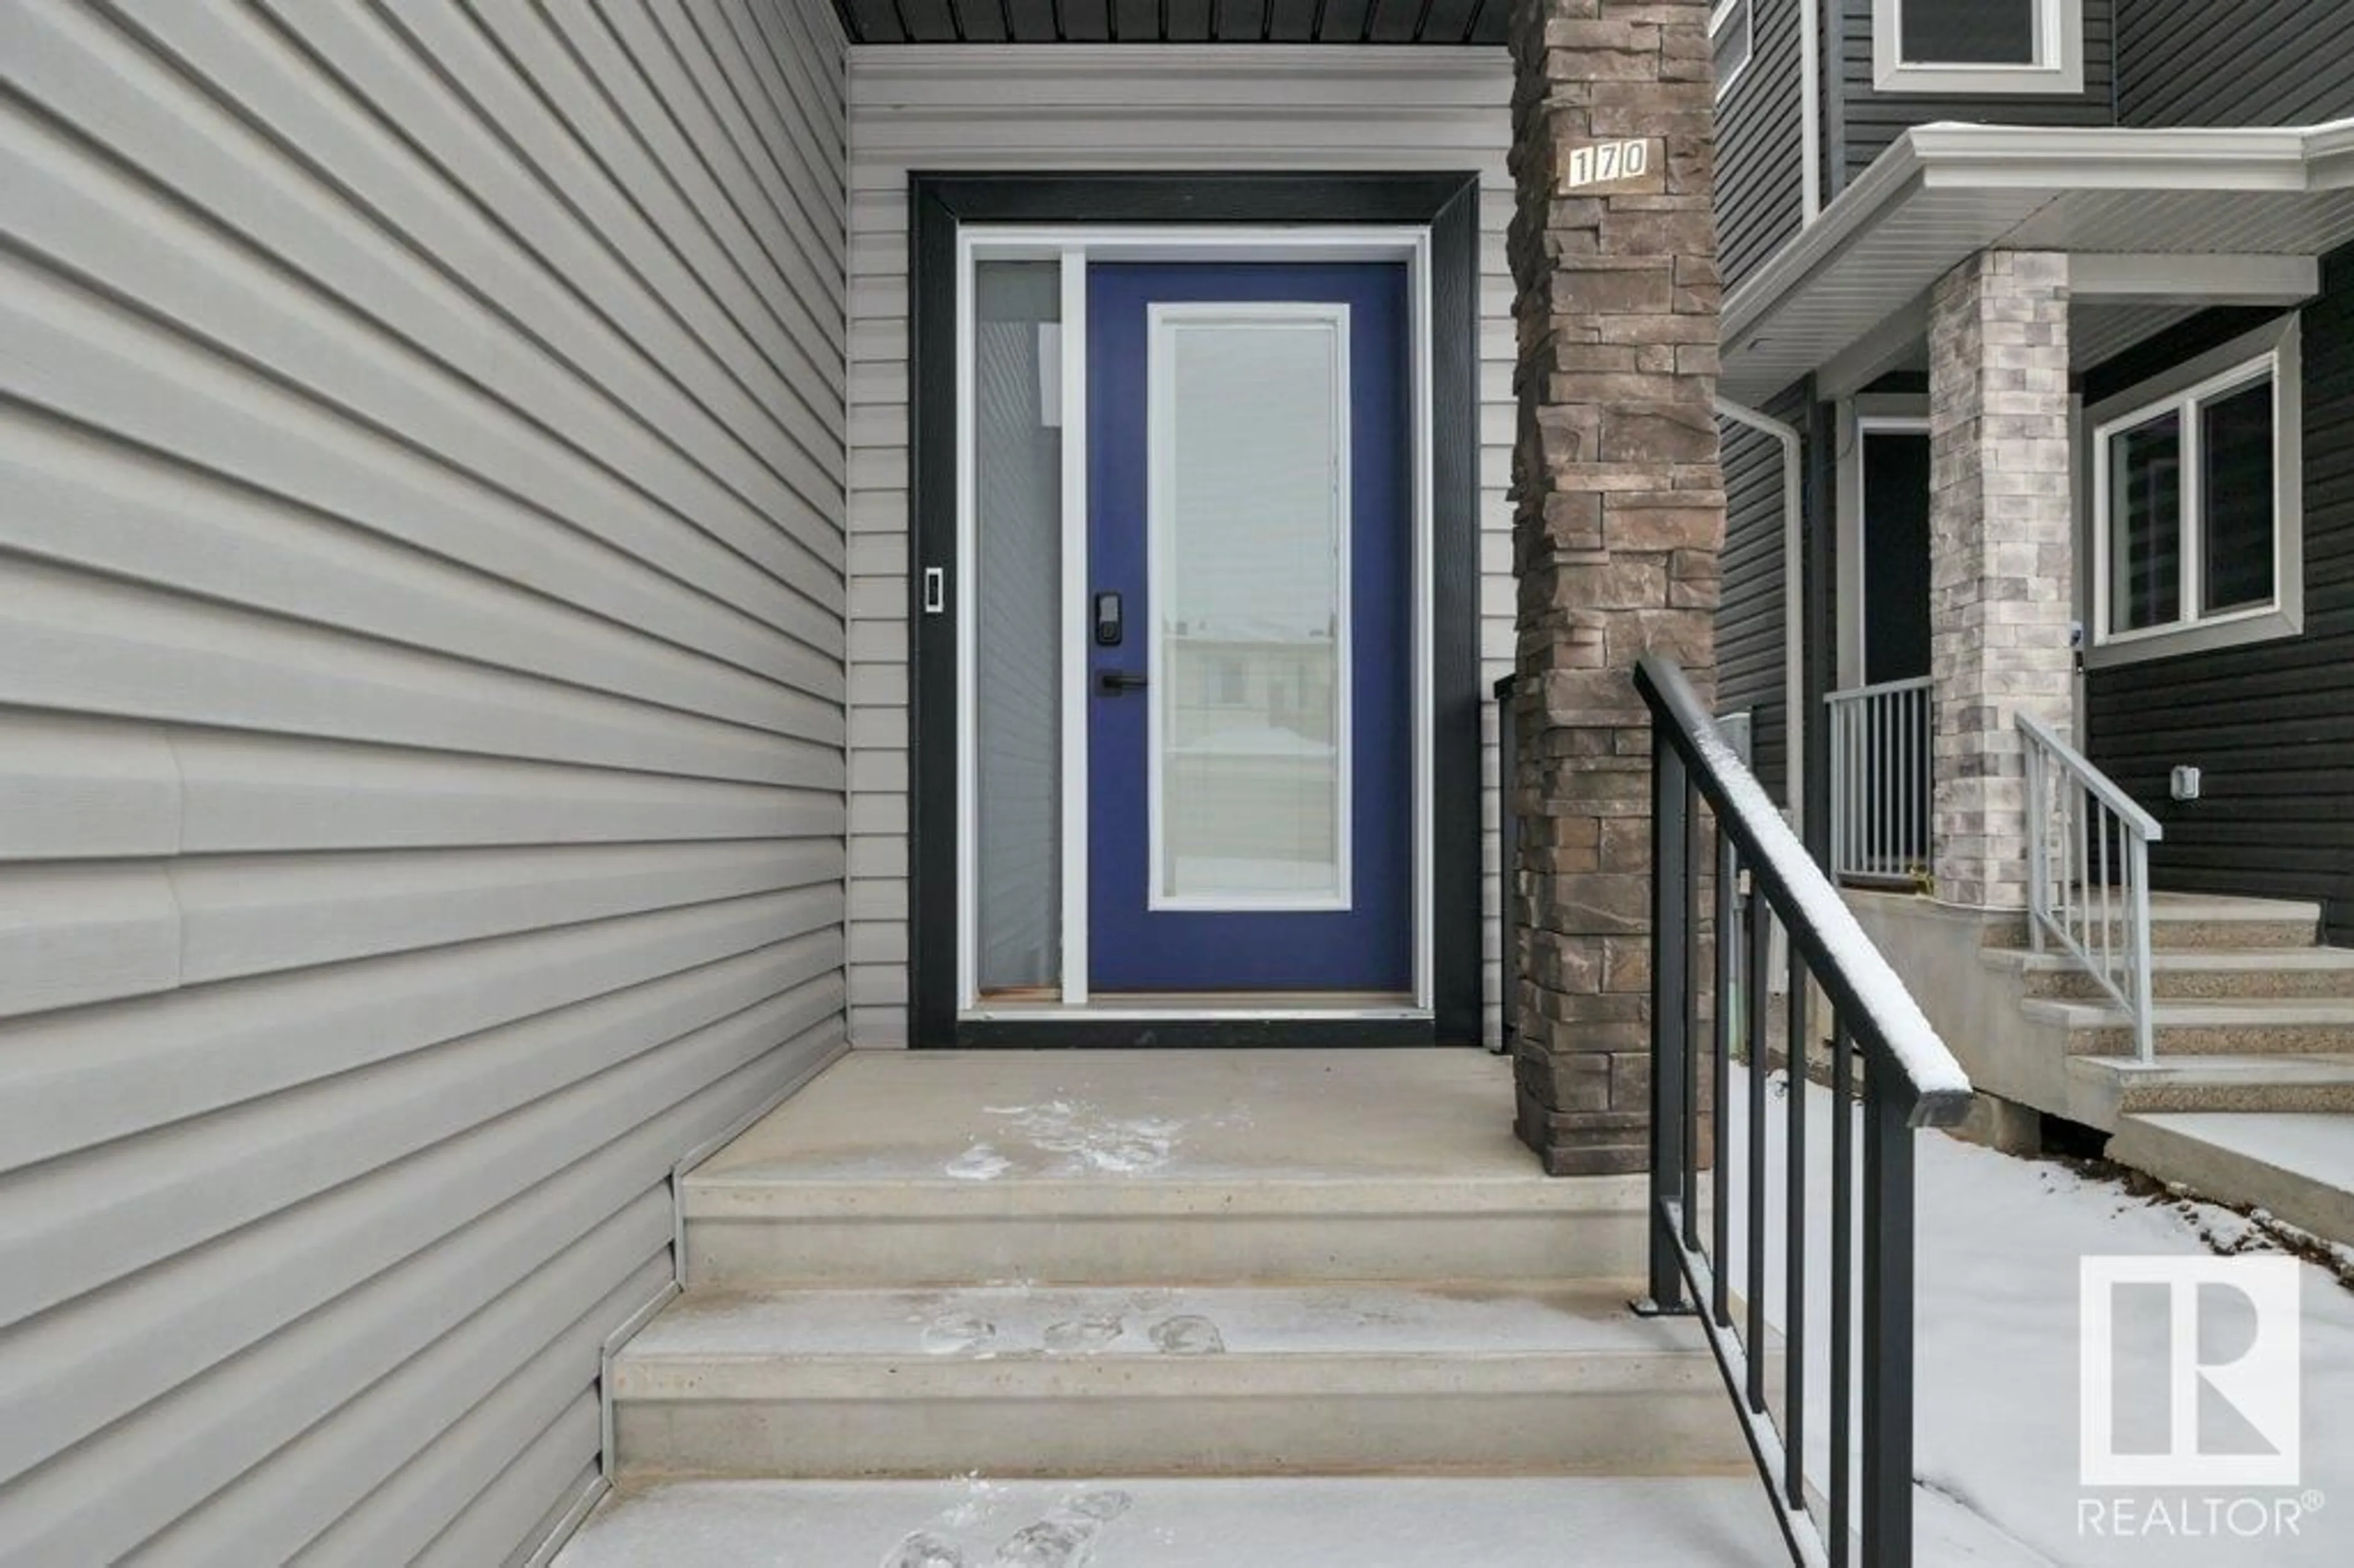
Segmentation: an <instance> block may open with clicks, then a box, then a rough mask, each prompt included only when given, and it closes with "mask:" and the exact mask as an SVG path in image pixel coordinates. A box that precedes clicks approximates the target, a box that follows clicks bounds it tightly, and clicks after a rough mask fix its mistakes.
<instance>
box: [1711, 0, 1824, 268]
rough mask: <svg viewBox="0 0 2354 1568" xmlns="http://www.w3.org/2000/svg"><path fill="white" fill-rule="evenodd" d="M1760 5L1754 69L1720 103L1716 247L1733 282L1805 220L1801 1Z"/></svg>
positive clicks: (1760, 0)
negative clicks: (1801, 88) (1802, 175)
mask: <svg viewBox="0 0 2354 1568" xmlns="http://www.w3.org/2000/svg"><path fill="white" fill-rule="evenodd" d="M1756 7H1757V9H1756V21H1755V39H1756V43H1755V53H1754V55H1753V56H1752V57H1751V58H1750V62H1749V69H1747V70H1745V71H1744V72H1743V73H1742V74H1741V77H1740V79H1738V80H1736V81H1735V82H1734V84H1733V90H1732V91H1731V92H1729V93H1727V94H1726V95H1725V96H1724V99H1723V101H1722V102H1720V103H1719V104H1718V105H1717V181H1716V230H1717V248H1718V251H1719V256H1720V259H1721V260H1722V261H1723V267H1724V281H1726V282H1727V283H1728V284H1730V283H1736V282H1739V281H1741V280H1742V278H1744V276H1746V275H1747V274H1748V273H1749V271H1750V270H1752V269H1753V268H1755V267H1756V266H1757V264H1758V263H1760V262H1761V261H1763V260H1765V259H1766V258H1767V257H1768V256H1771V255H1772V254H1773V253H1774V251H1775V250H1776V248H1777V247H1779V246H1780V245H1782V244H1783V242H1785V241H1786V240H1787V239H1788V238H1790V237H1791V236H1792V235H1794V234H1796V233H1797V231H1798V228H1799V226H1800V225H1801V223H1803V222H1804V220H1805V212H1804V210H1803V202H1804V199H1805V198H1804V194H1803V190H1802V185H1801V180H1800V172H1801V162H1802V159H1803V157H1804V155H1805V146H1804V143H1805V136H1806V132H1805V124H1806V117H1805V115H1804V114H1803V113H1802V112H1801V110H1802V108H1803V104H1802V101H1801V98H1800V91H1799V89H1800V83H1799V80H1798V77H1799V69H1800V65H1801V60H1802V56H1801V53H1800V50H1799V48H1798V0H1756Z"/></svg>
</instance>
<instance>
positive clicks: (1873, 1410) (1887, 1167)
mask: <svg viewBox="0 0 2354 1568" xmlns="http://www.w3.org/2000/svg"><path fill="white" fill-rule="evenodd" d="M1863 1067H1864V1071H1863V1107H1864V1109H1863V1126H1864V1146H1863V1235H1864V1247H1863V1336H1864V1345H1863V1451H1864V1452H1865V1453H1866V1454H1868V1455H1869V1456H1871V1459H1872V1463H1871V1465H1870V1467H1868V1468H1867V1469H1866V1470H1865V1471H1864V1476H1863V1560H1864V1562H1866V1563H1872V1564H1873V1565H1875V1568H1877V1565H1878V1564H1882V1563H1910V1562H1911V1561H1912V1560H1913V1118H1912V1107H1911V1105H1910V1104H1909V1103H1908V1101H1909V1100H1910V1095H1909V1094H1908V1092H1907V1091H1906V1089H1905V1088H1904V1086H1902V1085H1899V1084H1897V1083H1894V1082H1892V1081H1891V1080H1893V1079H1895V1078H1896V1077H1898V1075H1899V1072H1898V1069H1897V1067H1896V1065H1895V1064H1894V1063H1893V1062H1891V1061H1889V1060H1888V1058H1887V1054H1886V1053H1884V1052H1882V1053H1878V1054H1866V1056H1865V1058H1864V1065H1863Z"/></svg>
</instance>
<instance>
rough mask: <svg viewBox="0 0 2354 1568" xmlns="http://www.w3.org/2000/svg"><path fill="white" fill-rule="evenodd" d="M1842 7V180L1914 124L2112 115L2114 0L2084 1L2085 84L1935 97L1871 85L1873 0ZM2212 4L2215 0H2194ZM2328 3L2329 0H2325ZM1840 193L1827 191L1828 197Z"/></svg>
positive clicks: (1837, 109)
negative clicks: (2075, 88) (2073, 92)
mask: <svg viewBox="0 0 2354 1568" xmlns="http://www.w3.org/2000/svg"><path fill="white" fill-rule="evenodd" d="M1832 3H1833V4H1836V5H1839V6H1840V37H1839V49H1838V55H1839V60H1840V69H1839V71H1838V73H1837V78H1836V82H1835V86H1834V88H1833V90H1832V92H1831V95H1830V97H1831V113H1830V123H1829V129H1828V132H1827V134H1828V135H1829V138H1830V140H1831V143H1832V146H1831V149H1830V156H1831V166H1832V168H1833V169H1834V170H1838V171H1844V181H1845V183H1852V182H1853V181H1854V179H1855V177H1856V176H1857V175H1861V174H1862V173H1863V171H1864V170H1866V169H1868V168H1870V167H1872V161H1873V160H1874V159H1876V158H1878V157H1879V156H1880V154H1882V153H1883V152H1885V151H1886V150H1887V148H1888V144H1889V143H1891V142H1893V141H1895V140H1896V138H1897V137H1899V136H1901V135H1903V133H1904V132H1906V131H1908V130H1910V129H1911V128H1912V127H1914V126H1915V125H1926V124H1929V123H1931V122H1935V121H1939V120H1967V121H1974V122H1978V123H1980V124H1988V125H2109V124H2114V123H2115V101H2114V92H2113V86H2114V79H2115V70H2114V69H2113V68H2114V64H2115V58H2116V48H2115V41H2116V7H2117V5H2118V4H2119V0H2084V93H2083V95H2082V96H2081V97H2073V98H2063V97H2060V96H2057V95H2053V94H2041V93H2027V94H1986V95H1983V96H1978V95H1969V96H1961V95H1956V96H1951V97H1948V96H1943V95H1938V96H1932V95H1929V94H1925V93H1910V92H1908V93H1888V94H1882V93H1878V92H1874V91H1873V90H1872V0H1832ZM2193 3H2194V4H2199V5H2209V4H2212V3H2213V0H2193ZM2323 3H2325V4H2327V3H2332V0H2323ZM1836 194H1838V193H1837V192H1836V191H1828V192H1826V193H1825V199H1829V196H1834V195H1836Z"/></svg>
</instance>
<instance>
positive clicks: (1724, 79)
mask: <svg viewBox="0 0 2354 1568" xmlns="http://www.w3.org/2000/svg"><path fill="white" fill-rule="evenodd" d="M1734 16H1743V17H1745V18H1746V19H1747V21H1748V24H1749V30H1748V37H1749V47H1748V48H1745V49H1744V50H1742V51H1741V58H1739V59H1738V60H1735V61H1734V65H1733V69H1731V70H1728V71H1726V72H1725V73H1724V74H1723V76H1720V77H1718V78H1717V79H1716V101H1718V102H1719V103H1722V102H1723V101H1724V99H1725V95H1726V94H1727V93H1729V92H1731V91H1732V90H1733V84H1734V82H1736V81H1739V80H1740V79H1742V78H1743V77H1744V76H1746V75H1748V74H1749V66H1750V62H1752V61H1753V60H1755V59H1756V58H1757V11H1756V3H1755V0H1716V7H1715V9H1713V10H1712V11H1711V12H1709V14H1708V46H1709V49H1708V52H1709V58H1710V59H1711V60H1712V61H1713V60H1714V58H1715V56H1716V36H1717V34H1718V33H1720V32H1722V31H1723V29H1724V27H1725V25H1726V24H1727V23H1729V22H1731V21H1732V20H1733V18H1734Z"/></svg>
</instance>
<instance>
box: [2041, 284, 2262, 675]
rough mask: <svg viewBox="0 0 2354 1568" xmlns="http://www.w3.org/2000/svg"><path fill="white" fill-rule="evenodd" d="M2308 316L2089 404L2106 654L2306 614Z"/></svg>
mask: <svg viewBox="0 0 2354 1568" xmlns="http://www.w3.org/2000/svg"><path fill="white" fill-rule="evenodd" d="M2297 363H2298V355H2297V336H2296V318H2295V317H2290V318H2288V320H2287V321H2286V323H2284V324H2282V325H2280V326H2276V327H2268V328H2265V329H2264V330H2263V331H2262V332H2260V333H2257V334H2252V335H2251V336H2250V337H2247V338H2243V339H2241V340H2240V341H2238V342H2236V343H2233V344H2228V345H2226V347H2224V348H2223V349H2221V350H2218V351H2217V352H2216V353H2214V354H2211V355H2203V356H2201V357H2200V358H2199V359H2197V360H2195V361H2193V362H2191V363H2190V365H2187V366H2182V367H2181V368H2179V369H2178V370H2176V371H2174V372H2172V373H2171V374H2169V375H2168V376H2162V377H2159V378H2158V380H2156V381H2153V382H2150V383H2147V384H2146V385H2144V386H2142V387H2136V388H2134V389H2133V390H2132V391H2130V392H2127V393H2126V394H2124V395H2122V396H2120V397H2113V398H2110V399H2108V400H2107V401H2105V402H2104V403H2103V404H2101V405H2100V406H2099V407H2098V408H2094V409H2092V410H2090V411H2089V412H2088V414H2087V416H2086V420H2087V423H2088V424H2089V425H2090V426H2091V429H2092V441H2091V447H2090V450H2089V451H2088V453H2087V460H2088V461H2087V466H2088V467H2089V468H2090V470H2091V480H2092V516H2093V524H2094V525H2093V545H2094V579H2093V595H2094V604H2093V610H2094V619H2093V625H2094V662H2116V661H2121V660H2125V659H2131V658H2137V657H2145V656H2149V657H2155V656H2158V655H2162V654H2168V653H2179V652H2190V651H2192V650H2193V649H2197V648H2213V647H2222V646H2228V645H2231V644H2234V643H2241V642H2251V641H2260V640H2262V639H2264V638H2268V637H2277V636H2283V635H2286V634H2289V633H2292V632H2295V631H2296V630H2298V629H2299V628H2300V627H2301V626H2302V624H2303V620H2304V603H2303V599H2304V592H2303V588H2304V569H2303V558H2302V557H2303V549H2302V545H2303V536H2304V530H2303V525H2302V506H2301V492H2302V488H2303V484H2304V475H2303V472H2302V467H2303V465H2302V462H2301V461H2300V451H2301V441H2300V425H2301V422H2302V418H2303V415H2302V407H2301V403H2302V400H2301V397H2300V395H2299V389H2298V370H2297Z"/></svg>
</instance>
